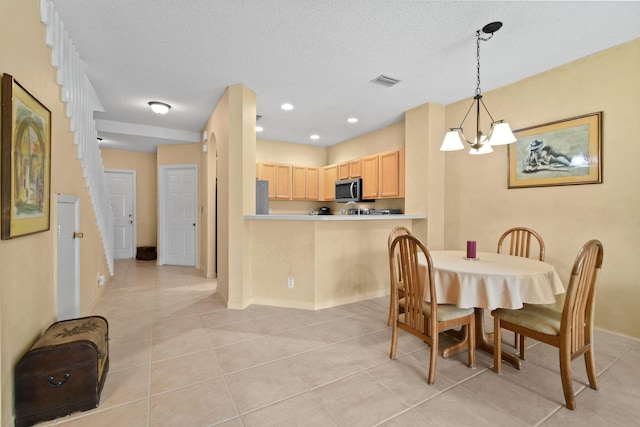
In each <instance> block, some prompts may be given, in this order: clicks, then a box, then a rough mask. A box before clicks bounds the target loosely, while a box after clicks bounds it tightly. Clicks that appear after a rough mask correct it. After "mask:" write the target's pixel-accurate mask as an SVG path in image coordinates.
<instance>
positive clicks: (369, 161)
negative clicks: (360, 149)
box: [362, 154, 380, 199]
mask: <svg viewBox="0 0 640 427" xmlns="http://www.w3.org/2000/svg"><path fill="white" fill-rule="evenodd" d="M378 170H379V156H378V155H377V154H374V155H373V156H367V157H363V158H362V198H364V199H377V198H379V197H380V185H379V181H378V180H379V172H378Z"/></svg>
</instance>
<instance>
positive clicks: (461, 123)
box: [458, 98, 476, 129]
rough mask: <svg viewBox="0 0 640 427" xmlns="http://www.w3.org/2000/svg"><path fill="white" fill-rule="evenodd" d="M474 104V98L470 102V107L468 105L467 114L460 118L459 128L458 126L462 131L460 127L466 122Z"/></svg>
mask: <svg viewBox="0 0 640 427" xmlns="http://www.w3.org/2000/svg"><path fill="white" fill-rule="evenodd" d="M475 103H476V100H475V98H474V99H473V101H472V102H471V105H469V109H468V110H467V114H465V115H464V117H463V118H462V121H461V122H460V126H458V127H459V128H460V129H462V125H463V124H464V121H465V120H467V116H468V115H469V113H470V112H471V109H472V108H473V106H474V105H475Z"/></svg>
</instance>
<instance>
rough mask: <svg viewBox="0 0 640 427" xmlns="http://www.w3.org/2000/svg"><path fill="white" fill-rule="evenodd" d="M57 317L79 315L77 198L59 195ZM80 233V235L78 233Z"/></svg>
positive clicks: (65, 317)
mask: <svg viewBox="0 0 640 427" xmlns="http://www.w3.org/2000/svg"><path fill="white" fill-rule="evenodd" d="M57 206H58V288H57V289H58V292H57V300H58V304H57V305H58V320H67V319H74V318H76V317H78V316H80V280H79V276H80V271H79V259H78V257H79V252H78V249H79V248H78V238H77V237H76V236H78V235H77V234H74V233H76V232H79V231H78V226H79V222H78V212H79V211H78V198H77V197H74V196H63V195H60V196H58V205H57ZM80 236H81V234H80Z"/></svg>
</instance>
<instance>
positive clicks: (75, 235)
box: [73, 231, 84, 239]
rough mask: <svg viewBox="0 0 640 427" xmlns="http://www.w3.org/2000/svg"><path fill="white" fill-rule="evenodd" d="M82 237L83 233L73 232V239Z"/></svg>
mask: <svg viewBox="0 0 640 427" xmlns="http://www.w3.org/2000/svg"><path fill="white" fill-rule="evenodd" d="M83 237H84V233H82V232H80V231H74V232H73V238H74V239H82V238H83Z"/></svg>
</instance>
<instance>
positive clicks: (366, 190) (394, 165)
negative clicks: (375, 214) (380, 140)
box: [362, 150, 405, 199]
mask: <svg viewBox="0 0 640 427" xmlns="http://www.w3.org/2000/svg"><path fill="white" fill-rule="evenodd" d="M404 173H405V172H404V150H393V151H387V152H384V153H379V154H374V155H372V156H367V157H364V158H363V159H362V187H363V194H362V197H363V198H365V199H383V198H398V197H404V179H405V178H404Z"/></svg>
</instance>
